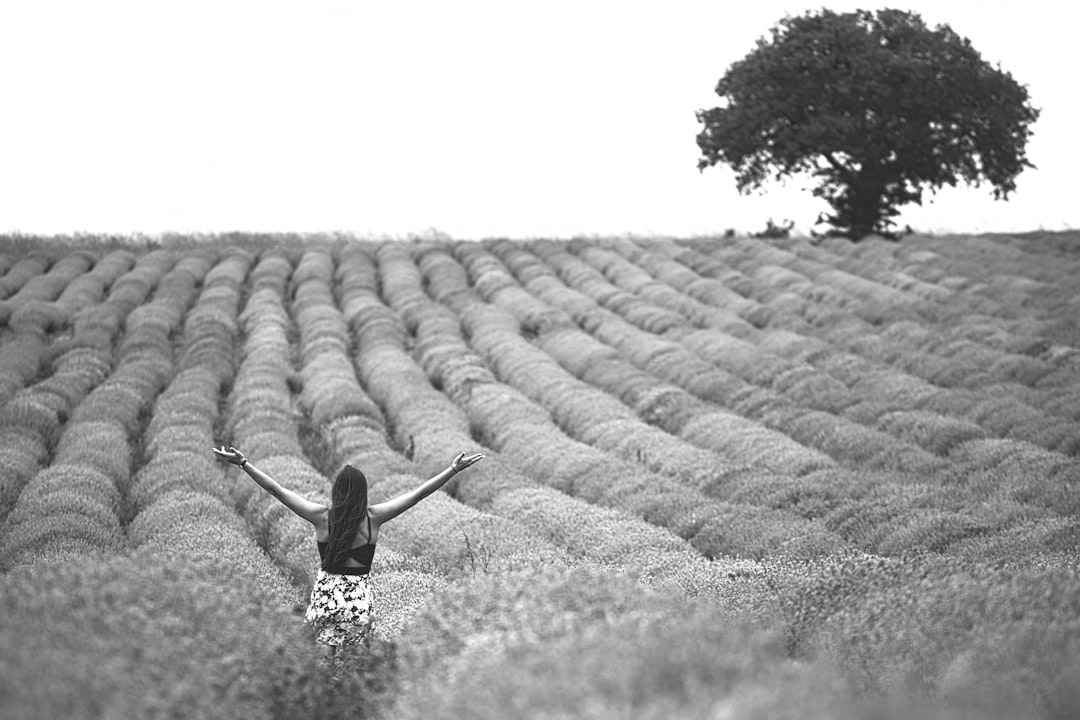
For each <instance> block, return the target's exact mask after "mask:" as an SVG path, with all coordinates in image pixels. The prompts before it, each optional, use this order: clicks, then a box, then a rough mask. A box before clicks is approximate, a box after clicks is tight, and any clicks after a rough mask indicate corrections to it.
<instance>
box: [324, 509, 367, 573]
mask: <svg viewBox="0 0 1080 720" xmlns="http://www.w3.org/2000/svg"><path fill="white" fill-rule="evenodd" d="M367 521H368V526H367V532H368V543H367V544H366V545H359V546H357V547H354V548H349V552H347V553H345V557H343V558H342V559H341V560H339V561H338V562H337V564H336V565H332V566H331V567H328V568H324V569H325V570H326V572H329V573H336V574H338V575H367V574H368V573H369V572H371V563H372V561H374V559H375V543H373V542H371V516H370V515H368V518H367ZM315 544H316V545H317V546H318V547H319V558H320V559H322V560H325V559H326V546H327V545H329V543H324V542H319V541H318V540H316V541H315ZM346 558H352V559H353V560H355V561H356V562H358V563H360V567H352V566H349V565H346V564H345V560H346Z"/></svg>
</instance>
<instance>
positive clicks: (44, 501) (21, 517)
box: [3, 255, 210, 566]
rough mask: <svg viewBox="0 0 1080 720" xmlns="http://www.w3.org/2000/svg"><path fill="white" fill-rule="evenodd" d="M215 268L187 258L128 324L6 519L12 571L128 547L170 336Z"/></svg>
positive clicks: (169, 363) (169, 362)
mask: <svg viewBox="0 0 1080 720" xmlns="http://www.w3.org/2000/svg"><path fill="white" fill-rule="evenodd" d="M209 266H210V262H209V260H208V259H207V258H205V257H200V256H198V255H191V256H188V257H185V258H183V259H181V260H180V261H179V262H178V263H176V265H175V267H173V269H172V270H170V271H169V273H168V274H166V275H165V276H164V277H162V278H161V281H160V283H159V284H158V287H157V290H156V292H155V294H154V298H153V300H152V301H150V302H147V303H144V304H141V305H139V306H138V307H137V308H135V309H133V310H132V311H131V313H130V314H129V315H128V316H127V318H126V323H125V332H124V333H123V335H122V338H121V342H120V347H119V352H118V358H119V359H118V362H117V365H116V367H115V369H114V370H113V372H112V373H111V374H110V375H109V377H107V378H106V379H105V380H104V381H103V382H102V383H101V384H100V385H98V386H97V387H95V388H94V389H93V390H92V391H91V392H90V393H89V394H88V395H87V396H86V397H85V399H83V400H82V402H80V403H79V404H78V405H77V406H76V407H75V409H74V412H73V413H72V415H71V418H70V420H69V421H68V422H67V424H66V425H65V426H64V429H63V432H62V434H61V435H60V438H59V441H58V443H57V447H56V453H55V456H54V458H53V461H52V463H51V464H50V465H49V466H48V467H47V468H45V469H43V470H41V471H39V472H38V473H37V474H36V475H34V477H33V478H31V479H30V480H29V482H28V483H27V484H26V486H25V487H24V488H23V490H22V492H21V493H20V494H19V497H18V500H17V501H16V503H15V506H14V508H13V509H12V511H11V513H10V515H9V516H8V517H7V519H6V523H5V526H4V528H3V548H4V553H3V556H4V560H5V563H7V564H8V565H9V566H11V565H18V564H21V563H33V562H36V561H39V560H42V559H48V558H53V557H55V556H58V555H64V554H67V553H70V552H77V553H80V554H85V553H90V554H93V553H98V552H104V553H109V552H116V551H119V550H121V549H123V548H124V547H125V546H126V540H125V537H124V533H123V529H122V527H123V525H124V524H126V522H127V521H129V520H130V517H131V516H130V508H129V507H128V498H127V494H128V490H129V486H130V483H131V477H132V463H133V453H134V447H133V441H134V440H135V439H136V438H137V435H138V432H139V431H140V430H141V429H142V423H143V416H144V413H145V412H146V411H147V410H149V408H150V407H151V405H152V403H153V401H154V398H155V397H156V396H157V395H158V393H159V392H160V391H161V390H162V388H163V387H164V386H165V384H166V383H167V382H168V380H169V379H170V377H171V375H172V372H173V347H172V338H171V335H172V333H173V331H174V330H175V329H176V328H178V327H179V326H180V323H181V321H182V320H183V316H184V313H185V312H186V310H187V308H188V306H189V305H190V304H191V302H192V300H193V299H194V296H195V289H196V286H197V284H198V283H199V282H201V280H202V277H203V276H204V275H205V274H206V272H207V270H208V269H209Z"/></svg>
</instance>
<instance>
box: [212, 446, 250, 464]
mask: <svg viewBox="0 0 1080 720" xmlns="http://www.w3.org/2000/svg"><path fill="white" fill-rule="evenodd" d="M214 454H215V455H217V456H218V457H219V458H221V459H222V460H225V461H226V462H229V463H232V464H233V465H243V464H244V463H245V462H247V458H246V457H244V453H242V452H240V451H239V450H237V449H236V448H234V447H233V446H232V445H230V446H229V447H228V448H227V449H226V447H225V446H224V445H222V446H221V447H216V448H214Z"/></svg>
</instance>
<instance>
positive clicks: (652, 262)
mask: <svg viewBox="0 0 1080 720" xmlns="http://www.w3.org/2000/svg"><path fill="white" fill-rule="evenodd" d="M660 246H661V247H662V246H663V244H660ZM616 247H621V248H622V250H623V252H625V253H627V254H628V255H630V256H631V257H634V258H635V259H636V260H637V263H638V264H639V265H641V266H642V267H643V268H648V269H649V270H650V271H651V272H652V273H653V274H655V275H656V276H657V277H663V275H662V274H661V272H662V271H661V270H660V269H659V268H658V266H663V265H670V264H671V263H672V261H663V260H657V259H655V258H650V257H648V254H647V253H644V252H642V251H640V250H634V249H627V248H626V246H625V244H622V245H619V244H617V245H616ZM582 252H583V253H584V254H585V255H587V256H588V257H589V258H591V259H592V262H593V264H594V265H599V266H600V267H602V268H604V270H605V271H608V272H610V271H611V270H610V268H611V266H612V265H613V264H618V265H619V267H620V269H621V270H622V275H621V276H618V275H617V277H621V278H623V283H624V284H626V282H627V281H626V280H625V276H626V275H627V274H628V273H629V272H634V271H637V272H641V271H640V270H638V269H637V266H636V265H634V264H631V263H630V261H629V260H624V261H622V262H621V263H619V262H618V261H617V259H613V255H614V254H613V253H611V252H608V251H605V250H604V249H602V248H599V247H593V246H588V247H587V248H586V249H584V250H583V251H582ZM598 256H599V259H598ZM696 267H697V269H699V270H701V271H702V272H709V270H708V268H702V267H701V266H700V265H698V266H696ZM594 269H595V268H594ZM684 269H685V268H684ZM596 272H597V273H599V272H600V270H596ZM666 277H667V278H668V279H669V281H672V285H673V287H675V288H676V289H682V290H686V291H688V290H689V286H688V285H689V284H688V282H687V281H686V280H685V277H686V275H685V274H684V275H683V276H682V277H679V274H678V273H672V272H671V271H668V272H667V275H666ZM673 278H677V279H673ZM596 294H597V293H596V291H594V295H596ZM803 304H805V303H803ZM846 317H847V318H848V320H847V321H845V322H842V323H833V327H832V329H831V330H829V331H828V333H827V334H828V338H826V340H828V341H826V342H823V341H822V340H818V339H816V338H814V337H813V336H810V337H808V336H805V335H799V334H797V333H791V332H786V333H776V332H775V331H770V332H768V333H762V332H758V333H757V335H759V336H760V337H759V338H753V335H752V334H747V336H748V337H750V338H751V339H752V340H756V343H755V342H749V341H746V340H743V339H739V338H733V337H730V336H728V337H725V336H724V335H723V333H722V332H719V333H718V332H717V331H715V330H713V329H710V330H709V331H708V332H705V331H698V330H693V329H688V327H686V326H688V324H689V319H688V318H684V319H683V321H682V324H683V326H684V327H682V328H679V325H678V324H677V322H676V321H675V320H671V323H672V328H673V329H672V330H670V331H669V332H668V334H673V336H674V337H676V338H677V339H678V340H679V341H680V342H682V343H683V344H685V345H687V346H690V347H692V348H693V349H694V350H695V351H696V352H697V353H698V354H701V355H703V356H707V357H708V358H709V359H711V360H713V361H714V362H716V363H718V364H720V365H721V366H723V367H726V368H728V369H730V370H731V371H732V372H735V373H737V374H738V375H739V376H740V377H742V378H743V379H745V380H746V381H748V382H756V383H762V384H764V383H772V384H773V385H774V386H775V385H777V384H779V385H780V387H784V383H789V384H794V382H796V381H797V382H798V383H799V384H800V385H799V387H792V388H790V389H787V393H788V394H793V393H798V392H800V391H801V395H793V397H794V399H795V400H797V401H799V402H804V403H806V404H808V405H810V406H816V407H817V408H818V409H821V410H823V411H832V412H839V413H840V414H841V415H842V416H844V417H850V418H851V419H853V420H856V421H858V422H861V423H864V424H867V425H868V426H870V427H872V428H877V429H881V430H885V431H889V432H893V433H900V435H901V437H908V438H910V439H912V440H915V441H917V442H919V443H920V444H922V445H924V447H927V449H931V450H935V451H939V452H940V450H941V449H942V445H941V441H942V438H947V441H946V445H945V446H944V447H945V449H947V448H948V447H949V446H950V445H951V444H955V443H956V442H959V441H961V440H964V439H976V438H978V437H980V436H986V435H988V434H993V435H998V436H1003V437H1011V438H1014V439H1019V440H1028V441H1032V442H1036V443H1038V444H1041V445H1043V446H1044V447H1048V448H1049V449H1054V450H1062V451H1065V452H1067V453H1072V452H1075V451H1076V450H1077V449H1078V448H1080V444H1078V442H1077V440H1076V438H1077V437H1080V433H1078V432H1077V431H1076V428H1077V426H1076V424H1075V423H1074V422H1072V421H1071V420H1064V419H1062V418H1061V417H1058V418H1053V417H1049V418H1048V417H1046V416H1045V413H1043V412H1040V411H1039V410H1036V409H1034V408H1032V407H1030V406H1028V405H1026V404H1024V403H1023V402H1020V401H1018V400H1016V399H1014V398H1011V397H1008V396H1006V397H994V396H991V395H987V394H986V392H985V391H984V390H982V389H980V391H979V392H975V391H971V390H967V389H963V388H941V387H937V386H934V385H932V384H930V383H928V382H925V381H923V380H920V379H918V378H915V377H912V376H911V375H908V374H906V373H904V372H897V371H896V370H893V369H890V368H889V367H888V362H887V361H889V360H894V361H895V357H896V355H897V353H898V352H899V351H894V352H893V353H892V354H891V355H888V354H882V353H878V352H869V351H868V350H867V348H868V347H873V346H875V344H879V340H880V336H878V335H875V334H874V333H872V332H865V331H864V329H865V327H866V326H865V323H862V322H861V321H857V320H856V319H854V317H853V316H851V315H847V316H846ZM628 319H632V318H629V317H628ZM674 328H679V329H678V330H675V329H674ZM643 329H645V330H648V329H649V328H647V327H643ZM838 348H842V349H840V350H838ZM844 349H848V350H851V351H852V352H854V353H859V354H852V353H849V352H845V351H844ZM864 354H869V357H870V359H874V358H877V359H878V360H879V361H881V362H882V363H884V366H882V365H879V364H876V363H873V362H868V361H867V360H865V359H863V358H862V357H861V355H864ZM777 355H780V356H784V357H785V358H786V359H784V358H781V357H777ZM793 364H794V365H793ZM938 365H939V366H940V367H941V369H942V371H943V372H944V371H945V370H946V369H947V368H951V369H948V371H949V372H953V373H956V372H958V371H957V370H956V369H955V368H958V367H959V368H962V367H963V366H962V365H952V366H950V365H949V364H948V362H947V361H946V360H944V359H942V360H940V362H939V363H938ZM811 366H813V367H817V368H818V370H817V371H816V372H815V371H814V370H813V368H812V367H811ZM969 372H975V371H973V370H970V371H969ZM837 380H839V381H841V382H844V383H846V384H847V386H848V387H847V389H846V390H845V388H844V387H843V386H842V385H840V383H838V382H837ZM883 382H885V383H888V385H887V387H888V388H889V392H887V393H882V392H881V389H882V383H883ZM829 383H831V385H830V384H829ZM913 411H914V414H913V415H906V413H911V412H913ZM897 413H905V415H897ZM926 426H929V427H930V429H932V430H933V432H926V431H922V430H921V428H923V427H926ZM976 426H977V427H976ZM980 427H981V428H982V431H980V430H979V428H980ZM908 428H912V429H911V430H908Z"/></svg>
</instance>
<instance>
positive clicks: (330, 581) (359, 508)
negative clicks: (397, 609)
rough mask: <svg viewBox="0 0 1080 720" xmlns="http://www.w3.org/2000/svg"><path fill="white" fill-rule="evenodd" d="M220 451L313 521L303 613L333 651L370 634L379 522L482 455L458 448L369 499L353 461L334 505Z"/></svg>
mask: <svg viewBox="0 0 1080 720" xmlns="http://www.w3.org/2000/svg"><path fill="white" fill-rule="evenodd" d="M214 453H216V454H217V456H218V457H220V458H222V459H224V460H227V461H228V462H230V463H232V464H233V465H239V466H240V468H241V469H242V470H244V472H246V473H247V474H248V476H249V477H251V479H252V480H254V481H255V482H256V483H258V484H259V485H260V486H261V487H262V488H263V489H264V490H266V491H267V492H269V493H270V494H271V495H273V496H274V497H275V498H277V499H278V500H279V501H280V502H281V503H282V504H283V505H285V507H287V508H289V509H290V510H292V511H293V512H294V513H296V514H297V515H299V516H300V517H302V518H304V519H305V520H307V521H308V522H309V523H311V524H312V525H314V526H315V541H316V544H317V546H318V548H319V556H320V557H321V558H322V567H321V568H320V569H319V575H318V579H316V581H315V587H314V588H312V590H311V602H310V603H309V605H308V609H307V614H306V615H305V617H304V619H305V621H306V622H308V623H311V624H312V625H313V626H314V627H315V628H316V629H317V630H318V641H319V642H320V643H322V644H323V645H325V646H326V649H327V651H328V653H329V654H330V655H331V656H333V654H334V653H335V652H336V651H337V649H338V648H339V647H340V646H342V645H351V644H355V643H361V642H365V641H366V640H368V639H369V638H370V636H371V632H372V629H373V627H374V622H373V618H372V592H371V586H370V584H369V582H368V573H369V572H370V571H371V563H372V560H373V558H374V556H375V542H376V540H377V539H378V537H379V528H381V527H382V526H383V524H384V523H387V522H389V521H390V520H393V519H394V518H395V517H397V516H398V515H400V514H401V513H403V512H405V511H406V510H408V509H409V508H411V507H412V506H413V505H416V503H418V502H420V501H421V500H423V499H424V498H426V497H427V496H428V495H431V494H432V493H433V492H435V491H436V490H438V489H439V488H441V487H442V486H443V485H445V484H446V481H447V480H449V479H450V478H452V477H453V476H454V475H456V474H457V473H459V472H461V471H462V470H464V469H465V468H467V467H469V466H470V465H472V464H473V463H476V462H479V461H480V460H482V459H483V458H484V456H483V455H481V454H477V455H469V456H468V457H466V456H465V453H461V454H459V455H458V456H457V457H456V458H454V461H453V462H452V463H450V467H448V468H447V469H445V470H443V471H442V472H440V473H439V474H437V475H435V476H434V477H432V478H430V479H429V480H427V481H425V482H424V483H423V484H421V485H420V486H419V487H418V488H416V489H415V490H413V491H411V492H407V493H404V494H402V495H399V496H397V497H396V498H393V499H392V500H387V501H386V502H381V503H378V504H377V505H370V506H369V505H368V486H367V478H365V477H364V473H362V472H360V471H359V470H357V469H356V468H354V467H353V466H352V465H346V466H345V467H344V468H342V469H341V472H339V473H338V474H337V478H336V479H335V480H334V485H333V487H332V488H331V491H330V507H327V506H325V505H323V504H321V503H317V502H314V501H312V500H308V499H307V498H305V497H303V496H302V495H299V494H297V493H295V492H293V491H292V490H289V489H287V488H284V487H282V486H281V485H280V484H279V483H278V482H277V481H276V480H274V478H272V477H270V476H269V475H267V474H266V473H265V472H263V471H262V470H259V469H258V468H257V467H255V466H254V465H252V464H251V463H250V462H248V459H247V458H246V457H244V454H243V453H242V452H240V451H239V450H237V449H236V448H234V447H231V446H230V447H229V448H228V449H226V447H225V446H224V445H222V446H221V447H219V448H214Z"/></svg>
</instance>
